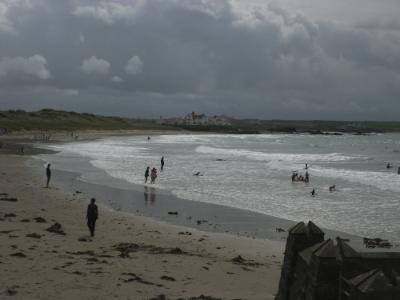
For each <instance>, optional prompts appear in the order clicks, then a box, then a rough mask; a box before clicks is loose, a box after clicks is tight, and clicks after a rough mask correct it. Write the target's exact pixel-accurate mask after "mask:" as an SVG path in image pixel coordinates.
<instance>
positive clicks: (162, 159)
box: [161, 156, 164, 171]
mask: <svg viewBox="0 0 400 300" xmlns="http://www.w3.org/2000/svg"><path fill="white" fill-rule="evenodd" d="M162 170H164V156H163V157H161V171H162Z"/></svg>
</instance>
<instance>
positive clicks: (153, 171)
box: [150, 168, 157, 183]
mask: <svg viewBox="0 0 400 300" xmlns="http://www.w3.org/2000/svg"><path fill="white" fill-rule="evenodd" d="M156 178H157V169H156V168H153V169H151V175H150V179H151V181H150V183H156Z"/></svg>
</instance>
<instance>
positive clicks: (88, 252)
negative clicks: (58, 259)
mask: <svg viewBox="0 0 400 300" xmlns="http://www.w3.org/2000/svg"><path fill="white" fill-rule="evenodd" d="M67 254H72V255H89V256H96V254H95V253H94V252H93V251H92V250H87V251H75V252H67Z"/></svg>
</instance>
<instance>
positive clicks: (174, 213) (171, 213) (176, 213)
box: [168, 211, 178, 216]
mask: <svg viewBox="0 0 400 300" xmlns="http://www.w3.org/2000/svg"><path fill="white" fill-rule="evenodd" d="M168 214H169V215H175V216H177V215H178V212H177V211H169V212H168Z"/></svg>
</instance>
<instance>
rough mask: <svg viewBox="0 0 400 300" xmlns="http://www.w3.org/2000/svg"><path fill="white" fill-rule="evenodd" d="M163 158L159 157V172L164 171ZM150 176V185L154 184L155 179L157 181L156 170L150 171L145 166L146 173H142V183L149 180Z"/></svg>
mask: <svg viewBox="0 0 400 300" xmlns="http://www.w3.org/2000/svg"><path fill="white" fill-rule="evenodd" d="M164 163H165V162H164V156H163V157H161V171H163V170H164ZM149 176H150V183H151V184H154V183H156V179H157V169H156V168H154V167H153V168H152V169H151V171H150V167H149V166H147V168H146V171H145V172H144V183H147V180H148V179H149Z"/></svg>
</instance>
